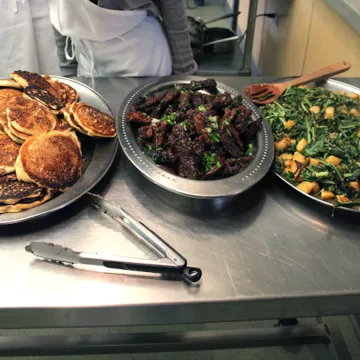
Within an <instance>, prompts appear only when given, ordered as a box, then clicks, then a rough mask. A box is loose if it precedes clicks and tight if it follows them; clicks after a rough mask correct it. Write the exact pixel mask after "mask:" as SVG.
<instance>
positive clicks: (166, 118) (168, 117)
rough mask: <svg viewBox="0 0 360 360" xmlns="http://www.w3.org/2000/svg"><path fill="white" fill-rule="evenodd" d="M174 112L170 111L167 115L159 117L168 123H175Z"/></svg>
mask: <svg viewBox="0 0 360 360" xmlns="http://www.w3.org/2000/svg"><path fill="white" fill-rule="evenodd" d="M175 119H176V112H172V113H170V114H169V115H165V116H163V117H162V118H161V120H162V121H166V122H167V123H168V124H169V125H175Z"/></svg>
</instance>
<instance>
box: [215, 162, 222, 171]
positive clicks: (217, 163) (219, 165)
mask: <svg viewBox="0 0 360 360" xmlns="http://www.w3.org/2000/svg"><path fill="white" fill-rule="evenodd" d="M216 166H217V167H218V168H219V169H220V168H221V162H220V161H217V162H216Z"/></svg>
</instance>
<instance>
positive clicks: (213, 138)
mask: <svg viewBox="0 0 360 360" xmlns="http://www.w3.org/2000/svg"><path fill="white" fill-rule="evenodd" d="M210 140H211V141H212V142H217V143H218V142H220V134H217V133H212V134H210Z"/></svg>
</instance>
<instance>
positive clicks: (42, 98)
mask: <svg viewBox="0 0 360 360" xmlns="http://www.w3.org/2000/svg"><path fill="white" fill-rule="evenodd" d="M24 97H28V98H30V99H32V100H35V101H37V102H39V103H40V104H41V105H44V106H46V107H47V108H49V109H50V110H51V111H54V112H55V113H58V112H59V110H60V109H61V108H63V107H64V105H63V104H62V103H61V102H60V101H58V100H57V99H56V98H55V97H54V96H53V95H51V94H50V92H49V91H48V90H45V89H41V88H40V87H39V86H37V85H30V86H28V87H26V88H25V89H24Z"/></svg>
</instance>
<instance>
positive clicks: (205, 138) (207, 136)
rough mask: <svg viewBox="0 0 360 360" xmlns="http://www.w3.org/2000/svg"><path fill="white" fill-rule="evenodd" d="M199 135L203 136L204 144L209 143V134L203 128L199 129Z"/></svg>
mask: <svg viewBox="0 0 360 360" xmlns="http://www.w3.org/2000/svg"><path fill="white" fill-rule="evenodd" d="M201 137H202V138H203V140H204V143H205V144H208V145H210V144H211V138H210V134H209V132H208V131H207V130H205V129H203V130H201Z"/></svg>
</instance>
